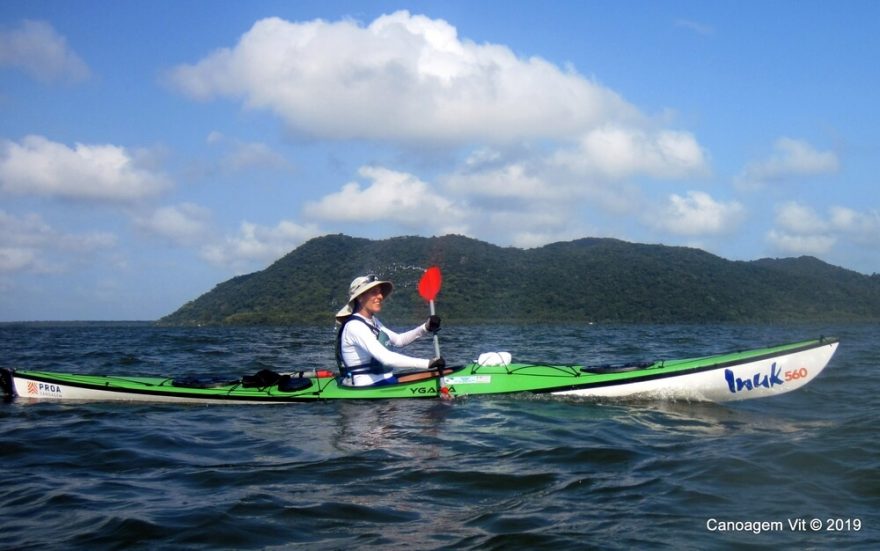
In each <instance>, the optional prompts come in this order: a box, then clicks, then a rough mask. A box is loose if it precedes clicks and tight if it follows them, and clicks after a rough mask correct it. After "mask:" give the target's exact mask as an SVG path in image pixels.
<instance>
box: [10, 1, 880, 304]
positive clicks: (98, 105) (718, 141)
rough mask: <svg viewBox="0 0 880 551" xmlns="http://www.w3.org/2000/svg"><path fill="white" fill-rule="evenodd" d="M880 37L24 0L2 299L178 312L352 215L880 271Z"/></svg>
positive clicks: (684, 16) (691, 23) (766, 26)
mask: <svg viewBox="0 0 880 551" xmlns="http://www.w3.org/2000/svg"><path fill="white" fill-rule="evenodd" d="M878 37H880V3H878V2H874V1H847V2H842V3H835V4H831V3H829V2H810V1H792V2H789V1H782V0H779V1H774V2H759V1H754V2H749V1H746V2H702V1H698V2H671V1H670V2H646V1H642V2H634V1H622V2H599V1H577V2H574V1H572V2H562V1H559V2H515V1H514V2H511V1H504V2H500V1H499V2H470V1H469V2H455V1H451V2H450V1H446V2H409V3H399V2H398V3H392V2H338V1H326V0H324V1H320V2H287V1H283V2H269V1H251V2H231V1H229V2H214V1H212V2H208V1H195V0H193V1H188V2H176V1H174V2H171V1H151V2H134V1H121V2H120V1H100V2H98V1H80V2H61V1H52V2H43V1H35V0H29V1H16V0H6V1H4V2H2V3H0V321H11V320H47V319H51V320H76V319H82V320H90V319H156V318H158V317H161V316H163V315H165V314H168V313H170V312H172V311H174V310H175V309H176V308H177V307H178V306H180V305H181V304H183V303H184V302H186V301H187V300H191V299H194V298H196V297H197V296H199V295H200V294H201V293H203V292H205V291H207V290H209V289H211V288H212V287H213V286H214V285H216V284H218V283H220V282H222V281H225V280H226V279H228V278H230V277H232V276H234V275H237V274H242V273H248V272H252V271H256V270H260V269H263V268H265V267H266V266H268V265H269V264H271V263H272V262H273V261H275V260H277V259H278V258H280V257H281V256H283V255H284V254H286V253H287V252H289V251H290V250H292V249H294V248H296V247H297V246H299V245H300V244H302V243H303V242H305V241H306V240H308V239H311V238H313V237H316V236H320V235H325V234H329V233H346V234H349V235H354V236H359V237H368V238H385V237H391V236H397V235H423V236H431V235H443V234H446V233H459V234H464V235H468V236H471V237H474V238H477V239H481V240H484V241H488V242H491V243H495V244H498V245H504V246H519V247H535V246H540V245H543V244H546V243H551V242H554V241H560V240H571V239H576V238H580V237H587V236H598V237H615V238H619V239H624V240H627V241H634V242H644V243H663V244H667V245H685V246H695V247H700V248H703V249H705V250H707V251H709V252H712V253H714V254H717V255H719V256H722V257H724V258H728V259H732V260H752V259H757V258H762V257H787V256H800V255H813V256H816V257H818V258H821V259H822V260H825V261H826V262H830V263H832V264H835V265H839V266H843V267H845V268H849V269H853V270H856V271H859V272H862V273H867V274H870V273H875V272H880V191H878V186H877V181H876V180H877V175H878V174H880V138H878V132H880V131H878V129H880V109H878V106H877V90H878V88H880V63H878V62H877V60H878V59H880V42H878V41H880V39H878ZM352 275H356V274H352ZM295 284H296V282H291V285H295ZM341 292H342V291H341Z"/></svg>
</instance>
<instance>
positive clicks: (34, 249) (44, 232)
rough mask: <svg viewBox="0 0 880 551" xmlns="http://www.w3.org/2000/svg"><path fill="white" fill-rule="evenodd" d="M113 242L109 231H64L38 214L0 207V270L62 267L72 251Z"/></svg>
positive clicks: (79, 252)
mask: <svg viewBox="0 0 880 551" xmlns="http://www.w3.org/2000/svg"><path fill="white" fill-rule="evenodd" d="M115 245H116V236H114V235H113V234H110V233H105V232H90V233H83V234H71V233H65V232H61V231H58V230H56V229H54V228H52V227H51V226H50V225H49V224H47V223H46V222H45V221H44V220H43V218H42V217H41V216H40V215H38V214H34V213H30V214H26V215H23V216H19V215H15V214H11V213H8V212H6V211H4V210H2V209H0V273H3V272H6V273H10V272H34V273H44V272H56V271H62V270H63V269H64V266H65V264H66V263H67V262H68V261H69V260H70V259H69V258H68V257H70V256H71V255H74V256H78V255H82V254H88V253H92V252H95V251H99V250H102V249H108V248H111V247H113V246H115Z"/></svg>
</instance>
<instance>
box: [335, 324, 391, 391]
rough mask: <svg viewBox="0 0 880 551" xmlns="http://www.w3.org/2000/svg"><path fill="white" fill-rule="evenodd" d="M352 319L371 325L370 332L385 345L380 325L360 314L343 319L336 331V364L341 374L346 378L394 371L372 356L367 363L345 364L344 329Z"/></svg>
mask: <svg viewBox="0 0 880 551" xmlns="http://www.w3.org/2000/svg"><path fill="white" fill-rule="evenodd" d="M352 320H357V321H359V322H361V323H363V324H364V325H366V326H367V327H369V328H370V332H371V333H373V335H374V336H375V337H376V340H378V341H379V342H380V343H381V344H382V345H383V346H385V343H384V342H383V341H382V338H381V334H382V332H381V331H379V328H378V327H376V326H375V325H373V324H372V323H370V322H368V321H367V320H365V319H364V318H362V317H360V316H354V315H352V316H349V317H347V318H346V319H345V321H343V322H342V324H341V325H340V326H339V331H337V332H336V365H338V366H339V374H340V375H341V376H342V377H343V378H345V377H350V376H352V375H359V374H362V373H375V374H383V373H390V372H391V371H392V370H391V369H390V368H388V367H386V366H385V365H383V364H382V363H380V362H379V361H378V360H377V359H376V358H373V357H371V358H370V361H369V363H366V364H361V365H355V366H351V367H348V366H346V365H345V362H344V361H343V360H342V331H343V330H344V329H345V326H346V325H347V324H348V322H350V321H352Z"/></svg>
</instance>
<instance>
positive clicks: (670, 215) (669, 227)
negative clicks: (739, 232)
mask: <svg viewBox="0 0 880 551" xmlns="http://www.w3.org/2000/svg"><path fill="white" fill-rule="evenodd" d="M744 215H745V209H744V207H743V205H742V204H741V203H739V202H738V201H729V202H726V203H725V202H722V201H716V200H715V199H713V198H712V197H711V196H710V195H709V194H708V193H705V192H702V191H689V192H688V193H687V195H686V196H681V195H677V194H672V195H670V196H669V198H668V201H667V203H666V205H664V206H662V207H661V208H660V209H659V210H658V211H657V212H656V213H654V214H653V215H652V216H651V218H650V219H649V220H648V223H649V224H650V225H652V226H654V227H656V228H658V229H661V230H664V231H668V232H670V233H673V234H676V235H687V236H700V235H710V234H723V233H728V232H731V231H732V230H734V229H735V228H736V227H737V226H738V225H739V224H740V222H741V221H742V219H743V217H744Z"/></svg>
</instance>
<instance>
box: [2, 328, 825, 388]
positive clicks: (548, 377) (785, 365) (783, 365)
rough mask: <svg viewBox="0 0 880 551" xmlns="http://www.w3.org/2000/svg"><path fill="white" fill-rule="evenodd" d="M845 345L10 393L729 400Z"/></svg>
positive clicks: (28, 377) (145, 380) (53, 384)
mask: <svg viewBox="0 0 880 551" xmlns="http://www.w3.org/2000/svg"><path fill="white" fill-rule="evenodd" d="M837 346H838V341H837V339H829V338H821V339H814V340H810V341H803V342H799V343H792V344H785V345H780V346H774V347H767V348H760V349H754V350H748V351H739V352H730V353H727V354H718V355H714V356H708V357H701V358H690V359H684V360H661V361H656V362H648V363H641V364H633V365H630V366H626V365H624V366H598V367H585V366H580V365H573V364H571V365H569V364H565V365H550V364H525V363H512V364H508V365H480V364H476V363H472V364H468V365H465V366H462V367H458V368H455V369H454V370H453V371H452V372H451V373H448V374H446V375H445V376H443V377H436V376H435V377H427V378H424V379H421V380H416V381H412V382H408V383H399V384H389V385H383V386H371V387H346V386H343V385H341V384H339V382H340V381H339V380H338V379H337V378H336V377H333V376H332V375H330V376H327V374H324V373H319V374H318V375H322V376H317V375H315V374H312V375H313V376H312V377H306V376H304V374H294V375H293V377H294V379H293V381H294V382H296V383H301V384H295V385H289V384H285V385H280V386H279V385H277V384H272V385H269V386H266V387H254V386H250V387H248V386H245V385H244V384H242V383H241V381H240V380H237V381H229V382H227V383H225V384H219V385H215V386H209V387H207V388H193V386H194V385H182V384H181V383H180V381H176V380H175V379H173V378H167V377H165V378H163V377H139V376H132V377H123V376H112V375H81V374H65V373H54V372H45V371H30V370H27V371H25V370H9V369H4V370H2V380H3V381H4V382H3V387H4V392H5V394H7V395H10V396H16V397H19V398H21V399H28V400H77V401H140V402H166V403H234V404H283V403H297V402H299V403H302V402H313V401H317V400H341V399H348V400H373V399H399V398H434V399H436V398H437V397H464V396H480V395H500V394H517V393H532V394H550V395H560V396H576V397H586V398H612V399H649V400H687V401H708V402H729V401H738V400H745V399H751V398H760V397H767V396H773V395H777V394H783V393H786V392H790V391H792V390H796V389H798V388H800V387H802V386H804V385H805V384H807V383H808V382H810V381H812V380H813V379H814V378H816V377H817V376H818V375H819V373H821V371H822V370H823V369H824V368H825V366H826V365H827V364H828V362H829V361H830V360H831V357H832V356H833V355H834V352H835V351H836V350H837Z"/></svg>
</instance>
